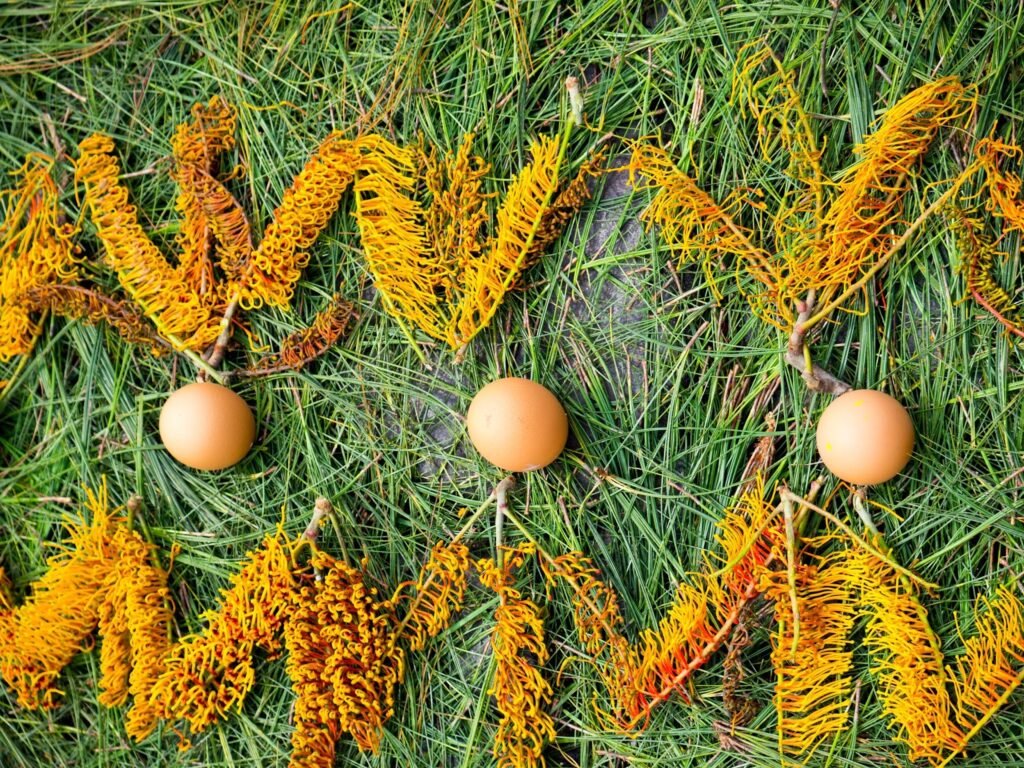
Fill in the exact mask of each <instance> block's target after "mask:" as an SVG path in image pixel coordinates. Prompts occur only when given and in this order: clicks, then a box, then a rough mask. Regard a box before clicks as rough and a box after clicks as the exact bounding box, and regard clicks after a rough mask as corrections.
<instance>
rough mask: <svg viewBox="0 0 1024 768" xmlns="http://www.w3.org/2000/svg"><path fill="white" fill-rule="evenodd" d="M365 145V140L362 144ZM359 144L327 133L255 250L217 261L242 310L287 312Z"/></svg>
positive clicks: (356, 160) (351, 173)
mask: <svg viewBox="0 0 1024 768" xmlns="http://www.w3.org/2000/svg"><path fill="white" fill-rule="evenodd" d="M366 141H369V139H367V140H366ZM362 143H363V142H362V141H361V140H360V139H356V140H354V141H351V140H348V139H345V138H343V137H342V136H341V135H340V134H337V133H332V134H331V135H329V136H328V137H327V138H326V139H324V140H323V142H321V144H320V146H319V148H318V149H317V151H316V153H315V154H314V155H313V156H312V157H311V158H310V159H309V160H308V161H307V162H306V165H305V166H304V167H303V169H302V170H301V171H300V172H299V173H298V175H297V176H296V177H295V179H294V180H293V181H292V185H291V187H289V188H288V189H287V190H285V193H284V197H283V198H282V200H281V204H280V205H278V206H277V208H276V209H274V217H273V219H272V220H271V222H270V224H268V225H267V228H266V230H265V231H264V232H263V239H262V240H261V241H260V244H259V246H258V247H257V248H256V249H255V250H254V251H253V252H252V253H251V254H249V255H248V257H247V258H246V259H245V260H244V261H243V260H241V259H228V260H226V261H223V262H222V265H221V266H222V267H223V269H224V272H225V274H226V275H227V287H226V288H225V291H224V293H225V295H226V296H228V297H231V298H237V299H238V300H239V301H240V303H241V306H242V307H243V308H245V309H253V308H256V307H260V306H262V305H263V304H265V303H266V304H270V305H272V306H276V307H281V308H286V307H287V306H288V305H289V303H290V301H291V296H292V293H293V292H294V290H295V284H296V282H298V279H299V276H300V275H301V274H302V269H303V267H305V265H306V263H307V262H308V261H309V253H308V249H309V247H310V246H312V245H313V243H314V242H315V241H316V239H317V237H319V236H320V233H321V232H322V231H323V229H324V227H326V226H327V222H328V221H329V220H330V218H331V217H332V216H333V215H334V213H335V212H336V211H337V210H338V206H339V205H340V204H341V196H342V194H343V193H344V192H345V191H346V190H347V189H348V187H349V186H350V185H351V184H352V179H353V177H354V174H355V170H356V168H357V167H358V165H359V161H360V147H361V144H362Z"/></svg>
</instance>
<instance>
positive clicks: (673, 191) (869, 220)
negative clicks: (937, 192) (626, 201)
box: [630, 43, 1013, 328]
mask: <svg viewBox="0 0 1024 768" xmlns="http://www.w3.org/2000/svg"><path fill="white" fill-rule="evenodd" d="M766 67H767V72H765V68H766ZM733 98H734V101H735V102H737V103H738V104H739V105H740V107H741V108H742V109H743V111H745V112H747V113H750V114H752V115H753V116H754V117H755V119H756V120H757V125H758V141H759V145H760V147H761V150H762V153H763V154H765V155H766V156H771V154H772V153H773V152H774V151H775V147H776V145H778V146H779V147H780V148H781V149H783V151H784V153H785V155H786V156H787V158H788V166H787V168H786V169H785V174H786V178H787V180H788V181H787V182H786V183H785V184H784V187H785V188H784V189H783V190H782V191H781V192H780V193H779V194H780V195H781V202H780V203H779V205H778V207H777V209H776V210H774V211H772V213H771V217H770V221H771V225H770V227H764V228H762V230H761V231H760V235H761V237H760V238H758V239H755V235H754V233H753V232H751V231H750V230H748V229H745V228H743V227H742V226H741V225H740V224H739V223H738V217H739V214H740V210H741V207H742V205H746V206H748V207H751V208H754V209H761V210H763V209H764V205H763V204H762V203H761V202H760V200H759V199H757V198H756V197H753V196H751V195H750V193H749V192H748V191H746V190H742V189H740V190H735V191H734V192H733V193H731V194H730V195H729V197H728V198H727V199H726V202H725V203H724V204H721V205H720V204H719V203H717V202H716V201H715V199H714V198H713V197H712V196H711V195H709V194H708V193H707V192H705V191H704V190H703V189H701V188H700V187H699V186H698V185H697V183H696V181H695V180H694V179H693V178H691V177H690V176H689V175H688V174H686V173H684V172H683V171H681V170H679V169H678V168H676V167H675V165H674V164H673V163H672V161H671V160H670V159H669V158H668V156H667V154H666V153H665V152H664V151H662V150H660V149H658V148H654V147H650V146H649V145H647V144H638V145H637V146H636V147H635V148H634V151H633V155H632V158H631V160H630V174H631V179H634V180H635V179H638V178H644V179H646V180H647V182H648V183H649V185H650V186H652V187H655V188H657V189H658V190H659V191H658V194H657V195H656V196H655V197H654V199H653V200H652V201H651V204H650V206H649V207H648V209H647V210H646V211H645V212H644V215H643V218H644V220H645V221H646V222H647V224H648V225H649V226H654V225H656V226H657V227H658V228H659V230H660V232H661V236H662V238H663V239H664V240H665V241H666V242H667V243H668V244H669V245H671V246H672V247H673V248H675V249H677V250H679V252H680V254H681V256H682V258H683V260H684V261H685V260H691V259H693V260H700V262H701V264H702V266H703V268H704V271H705V274H706V276H707V279H708V283H709V285H710V286H711V289H712V290H713V291H716V293H717V288H716V286H715V281H716V279H717V275H718V273H720V272H721V269H722V267H721V264H720V260H721V257H722V256H723V255H725V256H731V257H733V262H734V264H733V268H734V269H736V270H738V271H742V272H746V273H747V274H749V275H750V276H751V277H752V278H753V279H754V281H755V290H754V291H753V292H751V293H749V294H748V295H747V298H748V300H749V302H750V304H751V307H752V309H753V310H754V311H755V312H756V313H757V314H758V315H759V316H761V317H762V318H763V319H765V320H766V321H768V322H771V323H772V324H774V325H776V326H778V327H780V328H790V327H791V326H792V325H793V322H794V320H795V313H794V307H795V306H796V303H797V301H798V300H802V299H804V297H805V296H807V295H814V296H816V298H817V303H818V304H819V305H823V304H828V302H830V301H831V300H832V299H834V298H837V297H838V296H839V295H840V294H841V293H842V292H843V291H845V290H846V289H848V288H850V287H851V286H853V285H855V284H856V282H857V281H858V280H859V279H861V278H862V277H864V276H865V275H866V274H867V273H868V272H869V270H871V269H872V268H873V267H874V266H875V264H876V263H878V262H879V260H881V259H883V258H886V256H887V254H889V252H890V249H892V248H893V247H894V246H895V244H896V243H897V242H898V239H899V237H900V235H899V229H900V227H901V225H903V212H904V199H905V197H906V193H907V191H908V190H909V189H910V180H911V178H912V177H913V174H914V173H915V172H916V169H917V168H918V166H919V165H920V162H921V160H922V158H923V157H924V155H925V153H926V152H927V150H928V148H929V147H930V146H931V144H932V142H933V140H934V139H935V136H936V135H937V134H938V132H939V131H940V130H942V129H943V128H945V127H948V126H962V125H965V124H966V122H967V121H968V120H969V118H970V116H971V115H972V114H973V111H974V107H975V102H976V93H975V91H974V89H972V88H968V87H965V86H963V85H962V84H961V83H960V82H959V81H958V80H957V79H956V78H943V79H940V80H937V81H935V82H931V83H926V84H924V85H922V86H920V87H919V88H917V89H915V90H914V91H911V92H910V93H909V94H907V95H906V96H904V97H903V98H901V99H900V100H899V101H898V102H896V103H895V104H893V105H892V106H891V107H890V108H889V109H888V110H886V112H885V114H884V115H883V117H882V119H881V121H880V122H879V124H878V126H877V127H876V129H875V131H874V132H873V133H872V134H870V135H869V136H867V137H866V138H865V140H864V143H863V145H862V146H860V147H858V148H857V152H858V154H859V155H860V159H859V160H858V162H857V163H856V164H855V165H854V166H853V167H852V168H851V169H850V170H848V171H847V172H846V173H845V174H844V175H843V177H842V178H841V179H840V181H839V182H838V183H837V184H831V183H826V181H825V176H824V174H823V172H822V169H821V166H820V158H821V151H820V142H819V141H818V140H817V137H816V135H815V132H814V129H813V127H812V126H811V123H810V120H809V117H808V115H807V112H806V111H805V110H804V109H803V107H802V105H801V103H800V99H799V95H798V94H797V93H796V91H795V89H794V87H793V76H792V73H791V72H789V71H787V70H786V69H785V68H783V67H782V65H781V64H780V63H779V62H778V60H777V59H775V57H774V56H773V55H772V54H771V52H770V51H769V50H768V49H767V47H765V46H764V45H763V44H760V43H758V44H754V45H751V46H746V47H745V48H744V50H743V51H742V52H741V55H740V57H738V61H737V67H736V72H735V75H734V89H733ZM976 171H977V167H975V166H971V167H969V168H968V169H967V170H966V171H965V172H964V173H962V174H960V175H958V176H957V177H956V178H955V179H953V180H951V182H950V186H951V189H952V190H953V191H956V190H958V189H959V188H960V187H961V186H962V185H963V184H964V183H965V182H966V180H967V179H968V178H970V176H972V175H973V174H974V173H975V172H976ZM1005 182H1006V183H1004V184H1003V186H1004V187H1005V188H1006V189H1008V190H1011V191H1012V189H1013V184H1012V182H1013V180H1012V179H1011V178H1006V179H1005Z"/></svg>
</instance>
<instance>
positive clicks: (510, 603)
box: [477, 545, 555, 768]
mask: <svg viewBox="0 0 1024 768" xmlns="http://www.w3.org/2000/svg"><path fill="white" fill-rule="evenodd" d="M533 551H534V550H533V549H532V548H531V547H530V546H529V545H528V546H525V547H521V548H518V549H505V550H503V553H502V554H503V555H504V559H505V562H504V563H503V564H501V565H498V564H496V563H495V562H494V561H493V560H490V559H486V558H485V559H482V560H480V561H478V562H477V571H478V572H479V574H480V581H481V583H482V584H483V585H484V586H485V587H487V588H489V589H491V590H493V591H495V592H496V593H497V594H498V597H499V604H498V608H497V610H495V612H494V629H493V630H491V648H492V650H493V651H494V661H495V672H494V682H493V683H492V684H491V689H490V690H489V691H488V693H489V694H490V695H491V696H493V697H494V700H495V702H496V703H497V705H498V711H499V712H500V713H501V722H500V723H498V732H497V734H496V735H495V737H494V756H495V757H496V758H497V760H498V768H533V766H543V765H544V757H543V752H544V747H545V746H546V745H547V743H548V742H549V741H551V740H552V739H553V738H554V737H555V725H554V721H553V720H552V719H551V715H550V714H549V713H548V711H547V708H548V705H549V704H550V703H551V685H550V684H549V683H548V682H547V680H545V679H544V676H543V675H542V673H541V670H540V668H541V667H543V665H544V663H545V662H546V661H547V659H548V649H547V646H546V645H545V643H544V622H543V620H542V619H541V616H540V608H539V607H538V606H537V604H536V603H534V602H533V601H532V600H528V599H526V598H524V597H523V595H522V593H521V592H520V591H519V590H518V589H516V588H515V586H513V580H512V575H513V572H514V571H515V570H516V569H517V568H519V567H520V566H521V565H522V564H523V561H524V560H525V559H526V557H527V556H528V555H532V554H533Z"/></svg>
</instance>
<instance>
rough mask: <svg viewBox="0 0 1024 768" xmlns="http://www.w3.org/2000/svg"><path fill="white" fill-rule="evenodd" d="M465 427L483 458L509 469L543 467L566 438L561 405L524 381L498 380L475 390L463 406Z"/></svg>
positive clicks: (544, 392)
mask: <svg viewBox="0 0 1024 768" xmlns="http://www.w3.org/2000/svg"><path fill="white" fill-rule="evenodd" d="M466 426H467V427H468V428H469V439H470V440H471V441H472V442H473V445H474V446H476V449H477V450H478V451H480V453H481V454H483V457H484V458H485V459H487V460H488V461H489V462H491V463H492V464H494V465H495V466H498V467H501V468H502V469H507V470H508V471H510V472H529V471H530V470H531V469H540V468H541V467H546V466H547V465H548V464H550V463H551V462H552V461H554V460H555V459H556V458H558V454H560V453H561V452H562V449H563V448H565V441H566V439H568V437H569V420H568V418H567V417H566V415H565V409H563V408H562V405H561V403H559V402H558V399H557V398H556V397H555V396H554V395H553V394H551V392H550V391H549V390H548V389H546V388H544V387H542V386H541V385H540V384H537V383H536V382H533V381H530V380H529V379H516V378H508V379H498V380H497V381H492V382H491V383H490V384H488V385H487V386H486V387H484V388H483V389H481V390H480V391H479V392H477V393H476V397H474V398H473V402H471V403H470V404H469V412H468V413H467V414H466Z"/></svg>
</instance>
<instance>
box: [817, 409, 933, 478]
mask: <svg viewBox="0 0 1024 768" xmlns="http://www.w3.org/2000/svg"><path fill="white" fill-rule="evenodd" d="M913 450H914V425H913V424H912V423H911V421H910V415H909V414H908V413H907V409H906V408H904V407H903V406H902V405H900V402H899V401H898V400H896V399H895V398H893V397H890V396H889V395H887V394H885V393H884V392H876V391H875V390H873V389H855V390H851V391H850V392H847V393H846V394H844V395H840V396H839V397H837V398H836V399H835V400H833V401H832V403H831V404H830V405H829V407H828V408H826V409H825V412H824V413H823V414H822V415H821V421H819V422H818V453H819V454H820V455H821V460H822V461H823V462H825V466H826V467H828V468H829V469H830V470H832V472H833V473H834V474H835V475H836V476H837V477H839V478H840V479H842V480H845V481H846V482H848V483H853V484H854V485H877V484H878V483H884V482H885V481H886V480H891V479H892V478H894V477H896V475H898V474H899V473H900V471H901V470H902V469H903V468H904V467H905V466H906V465H907V462H908V461H910V454H911V452H912V451H913Z"/></svg>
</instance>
